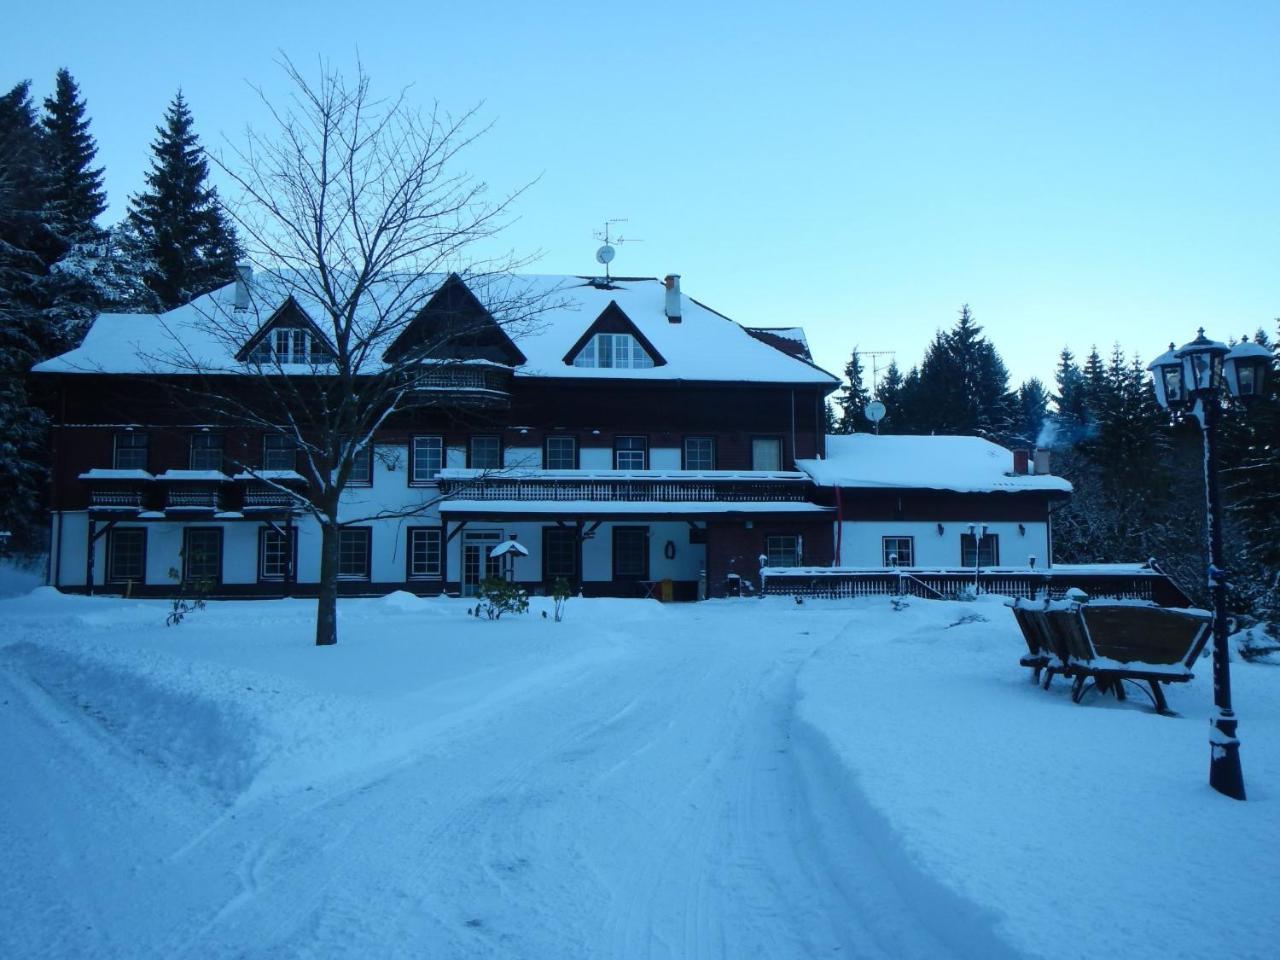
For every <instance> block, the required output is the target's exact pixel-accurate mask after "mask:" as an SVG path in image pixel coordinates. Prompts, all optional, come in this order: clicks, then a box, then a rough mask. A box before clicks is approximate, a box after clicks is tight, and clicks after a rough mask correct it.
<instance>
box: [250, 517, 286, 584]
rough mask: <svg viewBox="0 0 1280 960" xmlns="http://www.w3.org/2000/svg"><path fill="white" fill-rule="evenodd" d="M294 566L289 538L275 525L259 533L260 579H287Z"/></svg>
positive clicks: (264, 528)
mask: <svg viewBox="0 0 1280 960" xmlns="http://www.w3.org/2000/svg"><path fill="white" fill-rule="evenodd" d="M292 567H293V551H292V550H291V549H289V538H288V537H286V536H285V535H284V534H283V533H281V532H280V531H279V530H276V529H274V528H273V527H263V529H262V530H261V531H259V533H258V579H259V580H287V579H289V574H290V572H291V569H292Z"/></svg>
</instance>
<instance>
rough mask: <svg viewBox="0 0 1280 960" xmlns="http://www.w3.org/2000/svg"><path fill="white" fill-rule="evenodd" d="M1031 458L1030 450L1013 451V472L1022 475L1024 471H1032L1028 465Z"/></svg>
mask: <svg viewBox="0 0 1280 960" xmlns="http://www.w3.org/2000/svg"><path fill="white" fill-rule="evenodd" d="M1030 460H1031V453H1030V451H1028V450H1015V451H1013V472H1014V474H1015V475H1016V476H1019V477H1020V476H1022V475H1023V474H1024V473H1030V472H1031V470H1030V468H1029V466H1028V463H1029V461H1030Z"/></svg>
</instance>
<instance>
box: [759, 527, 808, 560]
mask: <svg viewBox="0 0 1280 960" xmlns="http://www.w3.org/2000/svg"><path fill="white" fill-rule="evenodd" d="M764 555H765V557H766V558H767V559H766V560H765V566H767V567H798V566H800V538H799V537H797V536H794V535H792V534H784V535H780V536H773V537H765V538H764Z"/></svg>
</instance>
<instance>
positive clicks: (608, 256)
mask: <svg viewBox="0 0 1280 960" xmlns="http://www.w3.org/2000/svg"><path fill="white" fill-rule="evenodd" d="M626 222H627V220H626V218H625V217H615V218H614V219H612V220H606V221H605V222H604V230H601V231H597V232H596V233H594V234H592V236H594V237H595V238H596V239H597V240H602V241H604V245H603V246H602V247H601V248H600V249H599V250H597V251H596V262H597V263H601V264H604V278H605V279H606V280H608V279H610V278H609V264H611V263H613V258H614V257H615V256H617V255H618V251H617V250H615V249H614V248H613V245H614V244H615V243H642V242H643V241H641V240H637V239H635V238H634V237H624V236H622V235H621V234H619V235H618V236H616V237H610V236H609V230H610V228H611V227H612V226H613V225H614V224H615V223H626Z"/></svg>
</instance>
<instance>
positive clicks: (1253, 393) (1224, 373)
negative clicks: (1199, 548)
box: [1147, 328, 1271, 800]
mask: <svg viewBox="0 0 1280 960" xmlns="http://www.w3.org/2000/svg"><path fill="white" fill-rule="evenodd" d="M1147 369H1148V370H1150V371H1151V379H1152V386H1153V387H1154V389H1155V394H1156V401H1157V402H1158V403H1159V404H1160V406H1162V407H1164V408H1165V409H1166V410H1170V411H1172V412H1175V413H1180V412H1186V413H1189V414H1190V415H1191V416H1192V417H1194V418H1195V420H1196V422H1197V423H1199V424H1200V434H1201V436H1202V437H1203V439H1204V488H1205V508H1206V509H1205V525H1206V528H1207V531H1208V538H1207V539H1208V545H1209V567H1208V571H1207V582H1208V586H1209V593H1210V595H1211V596H1212V598H1213V702H1214V705H1215V706H1216V707H1217V710H1218V713H1217V716H1215V717H1214V718H1213V719H1212V720H1211V721H1210V722H1211V724H1212V726H1213V730H1212V732H1211V733H1210V734H1209V785H1210V786H1211V787H1213V788H1214V789H1215V790H1217V791H1218V792H1219V793H1224V794H1226V795H1227V796H1228V797H1231V798H1232V799H1235V800H1243V799H1244V774H1243V773H1242V772H1241V769H1240V741H1239V740H1238V739H1236V722H1237V721H1236V715H1235V712H1234V711H1233V710H1232V709H1231V658H1230V655H1229V652H1228V649H1227V587H1226V576H1225V573H1224V571H1223V565H1222V504H1221V501H1220V498H1219V495H1218V420H1219V417H1220V416H1221V404H1222V398H1223V390H1224V389H1225V390H1226V392H1227V393H1228V394H1230V395H1231V396H1232V397H1235V398H1237V399H1240V400H1243V401H1245V402H1248V401H1250V400H1253V399H1255V398H1257V397H1259V396H1261V395H1262V394H1263V391H1264V389H1265V386H1266V377H1267V374H1268V373H1269V372H1270V370H1271V354H1270V352H1269V351H1268V350H1267V349H1266V347H1264V346H1262V345H1261V344H1257V343H1250V342H1249V341H1248V340H1247V339H1245V340H1243V341H1241V342H1240V343H1238V344H1237V345H1236V346H1235V347H1228V346H1227V345H1226V344H1225V343H1218V342H1217V341H1214V340H1210V339H1208V338H1207V337H1206V336H1205V335H1204V329H1203V328H1201V329H1200V331H1199V335H1198V336H1197V337H1196V338H1195V339H1194V340H1192V341H1191V342H1190V343H1188V344H1186V345H1185V346H1183V347H1181V348H1175V347H1174V346H1173V344H1169V349H1168V350H1167V351H1166V352H1165V353H1162V354H1161V355H1160V356H1158V357H1156V359H1155V360H1154V361H1152V363H1151V365H1150V366H1149V367H1147Z"/></svg>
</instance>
